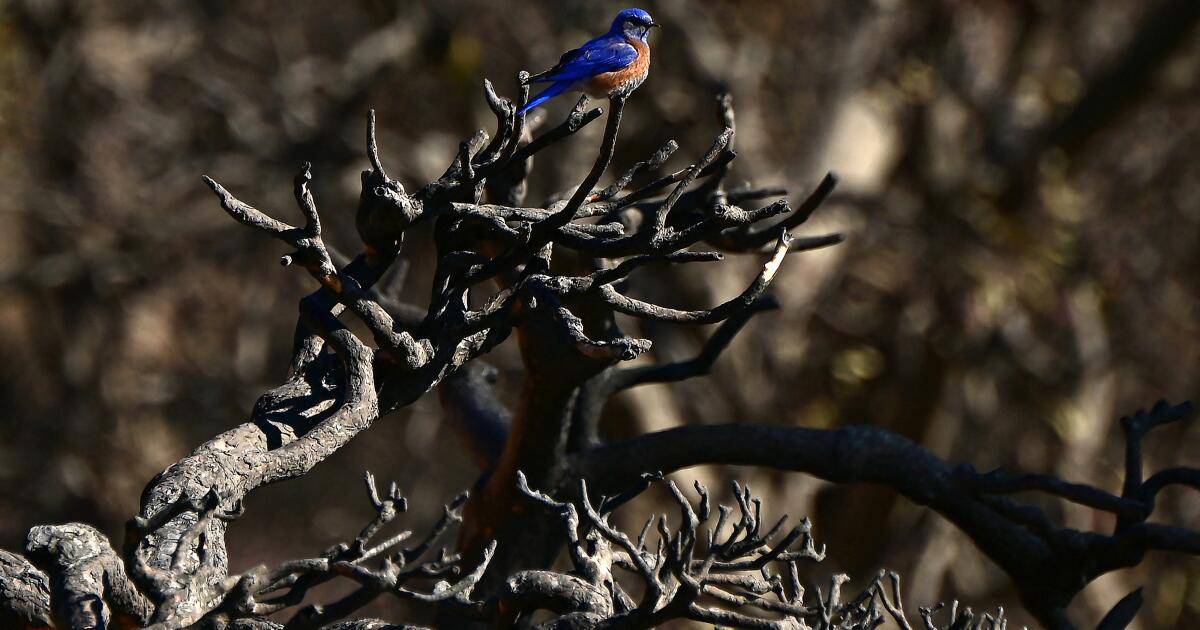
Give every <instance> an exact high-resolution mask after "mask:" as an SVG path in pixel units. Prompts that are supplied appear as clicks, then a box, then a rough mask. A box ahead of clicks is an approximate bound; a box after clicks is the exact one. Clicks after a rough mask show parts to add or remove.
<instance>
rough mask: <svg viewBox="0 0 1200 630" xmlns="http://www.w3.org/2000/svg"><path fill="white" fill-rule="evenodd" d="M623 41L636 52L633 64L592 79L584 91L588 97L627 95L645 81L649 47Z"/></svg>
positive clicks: (648, 62) (627, 40) (634, 40)
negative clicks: (615, 94)
mask: <svg viewBox="0 0 1200 630" xmlns="http://www.w3.org/2000/svg"><path fill="white" fill-rule="evenodd" d="M625 41H626V42H628V43H629V45H630V46H633V47H634V49H635V50H637V58H636V59H634V60H633V63H631V64H629V65H628V66H626V67H624V68H621V69H620V70H614V71H612V72H605V73H603V74H597V75H596V76H594V77H592V78H591V79H590V80H589V81H588V82H587V86H586V90H585V91H586V92H587V93H588V95H589V96H592V97H595V98H603V97H606V96H611V95H612V94H614V93H622V92H623V93H625V94H628V93H630V92H632V91H633V90H635V89H637V87H638V86H639V85H641V84H642V81H645V80H646V75H647V74H649V72H650V46H649V45H647V44H646V42H643V41H642V40H640V39H626V40H625Z"/></svg>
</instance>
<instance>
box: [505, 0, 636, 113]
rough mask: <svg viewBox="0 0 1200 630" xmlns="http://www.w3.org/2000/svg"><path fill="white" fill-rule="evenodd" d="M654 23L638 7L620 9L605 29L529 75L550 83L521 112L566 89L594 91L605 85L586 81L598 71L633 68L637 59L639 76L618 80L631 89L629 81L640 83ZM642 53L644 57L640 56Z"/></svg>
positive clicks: (597, 73)
mask: <svg viewBox="0 0 1200 630" xmlns="http://www.w3.org/2000/svg"><path fill="white" fill-rule="evenodd" d="M655 26H658V24H655V23H654V20H652V19H651V18H650V14H649V13H647V12H645V11H643V10H641V9H625V10H624V11H621V12H620V13H618V14H617V17H616V19H615V20H613V23H612V28H610V29H609V31H608V32H607V33H605V34H604V35H601V36H600V37H596V38H594V39H592V40H591V41H589V42H588V43H586V44H584V45H582V46H580V47H579V48H576V49H575V50H569V51H567V52H565V53H563V55H562V57H560V58H559V60H558V63H557V64H556V65H555V66H554V67H553V68H550V69H549V70H546V71H545V72H541V73H538V74H535V75H533V76H531V77H529V82H530V83H550V84H551V85H550V87H548V88H546V89H545V90H543V91H541V92H539V93H538V95H537V96H535V97H534V98H533V99H532V100H530V101H529V104H527V105H526V106H525V107H523V108H521V112H522V113H524V112H526V111H529V110H530V109H533V108H534V107H537V106H538V105H541V104H543V103H545V102H546V101H548V100H550V99H552V98H554V97H555V96H558V95H559V94H562V93H563V92H567V91H570V90H583V91H587V92H595V91H596V89H597V88H598V87H599V88H601V89H605V88H606V86H604V85H599V86H597V85H588V82H589V81H592V80H593V79H596V78H597V76H598V75H605V74H607V73H618V72H620V71H622V70H631V69H636V68H637V66H638V62H639V60H640V61H642V62H643V63H642V64H641V67H642V68H643V71H642V73H641V76H640V77H631V80H628V81H626V82H625V83H621V84H620V86H621V87H624V88H627V89H628V91H632V88H630V87H629V85H632V87H633V88H636V87H637V85H638V84H640V83H641V79H644V78H645V70H644V69H645V68H648V61H649V59H648V57H649V54H650V48H649V46H648V45H647V43H646V36H647V35H648V34H649V32H650V29H651V28H653V27H655ZM643 51H644V52H643ZM643 56H644V57H645V58H644V59H640V58H642V57H643ZM610 76H615V75H610ZM619 80H624V77H620V78H619ZM605 91H611V88H608V89H605Z"/></svg>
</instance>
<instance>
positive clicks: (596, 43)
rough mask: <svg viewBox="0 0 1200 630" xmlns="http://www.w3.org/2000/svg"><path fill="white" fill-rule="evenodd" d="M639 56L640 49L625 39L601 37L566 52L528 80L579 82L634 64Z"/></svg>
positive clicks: (534, 81) (536, 81)
mask: <svg viewBox="0 0 1200 630" xmlns="http://www.w3.org/2000/svg"><path fill="white" fill-rule="evenodd" d="M637 56H638V53H637V49H635V48H634V47H633V46H630V45H629V44H628V43H626V42H625V40H624V39H621V38H616V37H599V38H596V39H593V40H592V41H590V42H588V43H586V44H584V45H583V46H580V47H579V48H576V49H575V50H568V51H567V52H565V53H563V55H562V57H560V58H559V60H558V64H557V65H555V66H554V67H553V68H550V69H549V70H547V71H545V72H541V73H538V74H535V75H533V76H531V77H529V80H530V82H532V83H545V82H548V81H578V80H580V79H585V78H587V77H590V76H594V75H597V74H601V73H604V72H613V71H615V70H620V69H621V68H624V67H626V66H628V65H629V64H631V63H633V62H634V61H635V60H636V59H637Z"/></svg>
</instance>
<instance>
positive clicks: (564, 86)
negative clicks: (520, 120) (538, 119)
mask: <svg viewBox="0 0 1200 630" xmlns="http://www.w3.org/2000/svg"><path fill="white" fill-rule="evenodd" d="M570 87H571V83H570V82H568V81H555V82H554V83H553V84H552V85H551V86H550V87H548V88H546V89H544V90H542V91H541V92H539V93H538V95H537V96H535V97H533V100H532V101H529V104H528V105H526V106H525V107H522V108H521V111H520V112H518V113H520V114H524V113H525V112H527V111H529V110H531V109H533V108H534V107H537V106H538V105H541V104H542V103H545V102H546V101H548V100H550V99H552V98H554V97H555V96H558V95H559V94H562V93H563V92H566V91H567V90H568V89H569V88H570Z"/></svg>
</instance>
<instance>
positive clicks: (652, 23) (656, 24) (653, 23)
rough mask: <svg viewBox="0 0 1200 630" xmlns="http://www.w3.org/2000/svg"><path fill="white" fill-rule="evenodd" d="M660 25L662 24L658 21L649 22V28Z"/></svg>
mask: <svg viewBox="0 0 1200 630" xmlns="http://www.w3.org/2000/svg"><path fill="white" fill-rule="evenodd" d="M661 26H662V24H659V23H658V22H651V23H650V28H659V27H661Z"/></svg>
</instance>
